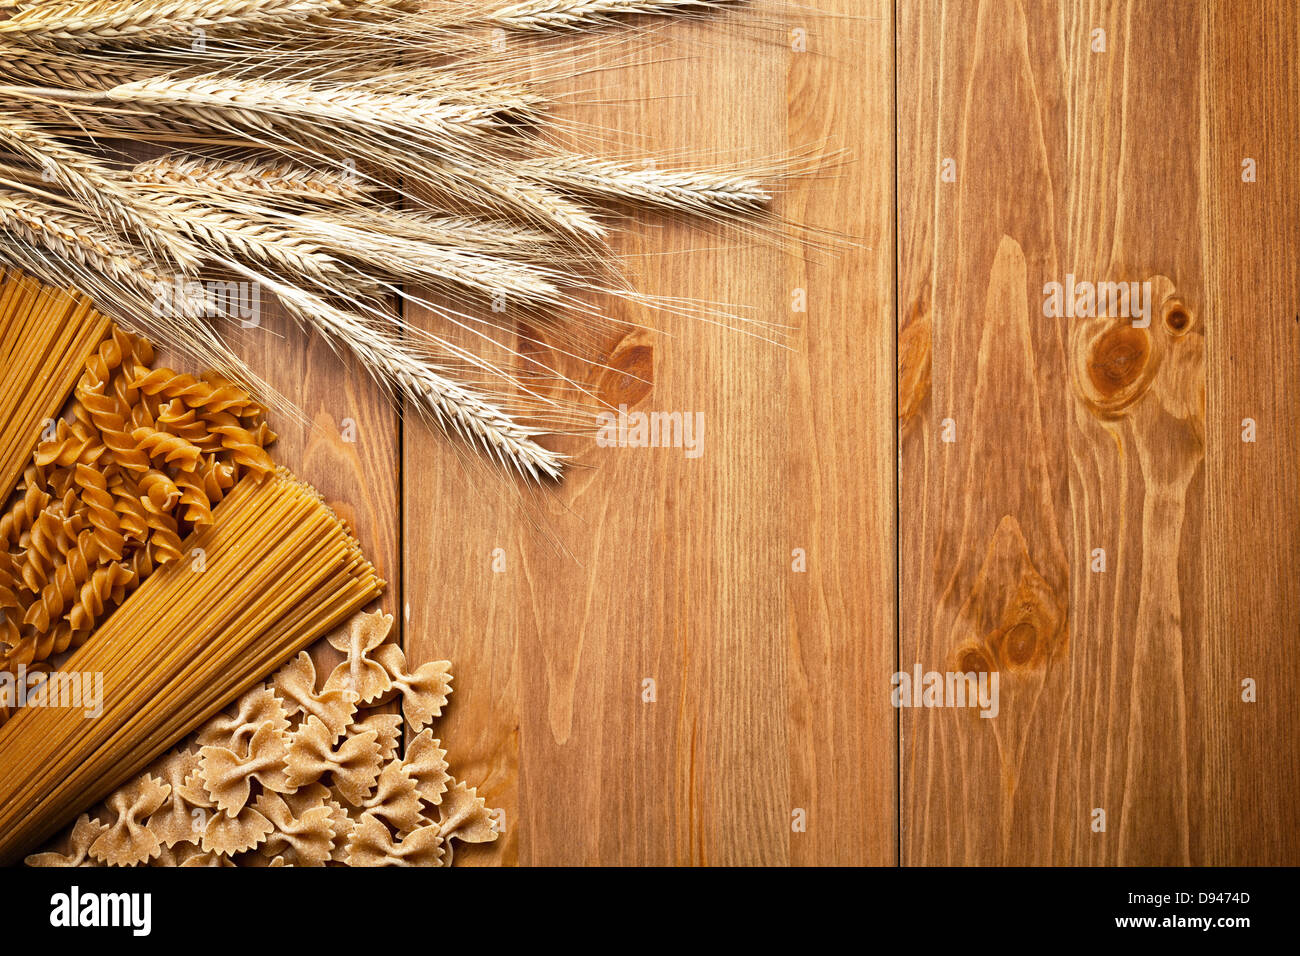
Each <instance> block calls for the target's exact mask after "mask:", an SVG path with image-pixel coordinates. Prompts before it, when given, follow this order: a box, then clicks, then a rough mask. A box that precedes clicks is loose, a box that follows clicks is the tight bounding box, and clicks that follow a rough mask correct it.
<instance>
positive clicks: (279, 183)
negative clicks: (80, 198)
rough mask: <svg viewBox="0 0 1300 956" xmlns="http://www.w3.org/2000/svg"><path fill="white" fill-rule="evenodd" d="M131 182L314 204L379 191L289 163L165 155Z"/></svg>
mask: <svg viewBox="0 0 1300 956" xmlns="http://www.w3.org/2000/svg"><path fill="white" fill-rule="evenodd" d="M131 179H132V180H133V181H135V182H137V183H142V184H146V185H151V186H177V187H183V188H185V189H187V190H191V191H195V192H209V193H212V192H215V193H229V194H231V195H236V196H254V197H267V198H276V199H282V198H285V197H293V198H297V199H310V200H312V201H314V202H321V203H337V202H348V201H353V200H359V199H362V198H364V197H366V196H367V195H368V194H370V193H372V192H373V191H374V189H373V187H372V186H370V185H368V184H366V183H364V182H362V181H361V180H360V179H359V178H358V177H356V176H353V175H349V174H346V173H338V172H333V171H330V170H319V169H311V168H310V167H307V166H302V165H299V164H297V163H292V162H289V161H287V160H281V161H262V162H253V161H245V162H232V161H228V160H214V159H199V158H191V159H186V158H177V157H173V156H160V157H158V158H157V159H153V160H149V161H147V162H143V163H137V164H136V165H135V166H134V167H133V168H132V169H131Z"/></svg>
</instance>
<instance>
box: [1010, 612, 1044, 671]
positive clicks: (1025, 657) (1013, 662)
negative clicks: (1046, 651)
mask: <svg viewBox="0 0 1300 956" xmlns="http://www.w3.org/2000/svg"><path fill="white" fill-rule="evenodd" d="M1038 644H1039V642H1038V631H1036V630H1034V625H1032V624H1030V623H1029V622H1028V621H1021V622H1020V623H1019V624H1017V625H1015V626H1014V627H1012V628H1010V629H1009V630H1008V631H1007V632H1006V634H1004V635H1003V637H1002V656H1003V657H1005V658H1006V659H1007V663H1008V664H1009V665H1010V666H1012V667H1029V666H1031V665H1033V664H1034V663H1035V662H1036V660H1037V658H1038V651H1039V647H1038Z"/></svg>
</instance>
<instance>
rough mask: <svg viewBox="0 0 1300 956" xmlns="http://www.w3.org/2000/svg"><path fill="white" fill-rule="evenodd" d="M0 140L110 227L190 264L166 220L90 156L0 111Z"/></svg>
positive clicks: (191, 259)
mask: <svg viewBox="0 0 1300 956" xmlns="http://www.w3.org/2000/svg"><path fill="white" fill-rule="evenodd" d="M0 145H2V146H5V147H7V148H8V149H10V150H11V151H13V152H14V153H16V154H18V155H19V156H21V157H23V158H24V159H25V160H27V161H28V162H29V163H31V164H33V165H35V166H37V167H39V168H40V169H41V171H42V174H43V175H47V176H48V177H49V178H50V179H51V180H52V181H53V182H55V183H57V184H58V185H59V186H60V187H62V188H63V189H65V190H67V191H68V192H69V193H71V194H72V195H73V196H74V197H76V198H77V199H78V200H79V201H80V202H82V203H83V204H85V206H86V208H88V209H90V210H93V211H94V212H96V213H98V214H99V215H100V216H102V217H103V218H104V220H105V221H106V222H107V223H108V224H109V225H110V226H112V227H113V228H115V229H118V230H121V231H124V232H129V233H134V234H135V235H136V236H137V237H138V238H139V239H140V240H141V241H142V242H143V243H144V244H145V245H146V246H147V247H148V248H149V249H150V250H151V251H152V252H154V253H155V254H157V255H161V256H163V257H165V258H167V259H168V260H170V261H173V262H175V263H177V265H179V266H180V267H182V268H190V267H193V266H194V265H195V260H194V257H193V255H192V253H191V251H190V250H188V249H186V248H184V245H183V244H182V243H181V242H180V241H179V240H178V238H177V237H176V236H175V234H174V233H172V232H170V231H169V229H168V227H167V225H166V224H165V223H160V222H159V221H158V220H157V219H156V218H155V217H151V216H149V215H148V214H146V213H144V212H142V211H141V210H140V209H139V208H138V207H137V206H136V205H135V204H134V202H133V201H132V200H131V198H130V197H129V196H128V195H126V194H125V193H124V191H123V190H122V188H121V187H120V185H119V184H118V183H117V182H115V181H114V179H113V177H112V175H111V174H110V173H108V171H107V170H105V169H102V168H101V167H100V166H99V165H98V164H97V163H96V162H95V161H94V160H92V159H90V158H88V157H87V156H85V155H84V154H82V153H80V152H77V151H76V150H73V149H69V148H68V147H66V146H64V145H63V144H62V143H60V142H58V140H55V139H54V138H52V137H50V136H48V135H46V134H45V133H43V132H42V131H40V130H39V129H37V128H36V127H34V126H31V125H29V124H28V123H25V122H23V121H22V120H19V119H15V118H13V117H10V116H0Z"/></svg>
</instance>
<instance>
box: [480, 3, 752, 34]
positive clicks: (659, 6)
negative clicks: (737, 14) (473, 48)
mask: <svg viewBox="0 0 1300 956" xmlns="http://www.w3.org/2000/svg"><path fill="white" fill-rule="evenodd" d="M734 2H736V0H524V2H522V3H514V4H510V5H509V6H505V7H502V8H500V9H498V10H496V11H494V12H493V13H492V14H491V16H490V17H489V20H490V22H491V23H493V24H495V25H496V26H499V27H502V28H503V29H507V30H520V31H525V32H530V33H550V32H557V31H565V30H579V29H582V28H584V27H591V26H604V25H606V24H610V23H614V22H616V21H617V18H619V17H625V16H631V15H643V16H670V15H671V16H679V17H680V16H682V15H689V14H698V13H704V12H707V11H710V10H714V9H717V8H719V7H722V6H726V5H728V4H731V3H734Z"/></svg>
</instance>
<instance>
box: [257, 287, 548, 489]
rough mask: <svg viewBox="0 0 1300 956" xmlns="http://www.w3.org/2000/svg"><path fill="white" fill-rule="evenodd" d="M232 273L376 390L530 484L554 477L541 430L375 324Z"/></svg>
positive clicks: (286, 289) (299, 291)
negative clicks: (389, 391)
mask: <svg viewBox="0 0 1300 956" xmlns="http://www.w3.org/2000/svg"><path fill="white" fill-rule="evenodd" d="M236 271H240V272H242V274H243V275H245V277H246V278H249V279H251V280H253V281H255V282H261V283H263V284H264V285H265V286H266V288H267V289H268V291H270V292H272V293H273V294H274V295H275V296H276V297H277V298H278V299H279V300H280V302H281V303H282V304H283V305H284V306H285V308H287V309H288V310H289V311H290V312H291V313H293V315H295V316H296V317H297V318H298V319H299V320H300V321H302V322H304V323H306V324H307V325H308V326H310V327H312V328H315V329H316V330H317V331H318V332H320V333H322V334H323V335H325V336H326V338H327V340H329V341H331V342H332V343H335V344H337V345H342V346H344V347H346V348H347V349H348V350H350V351H352V352H353V353H355V354H356V356H357V357H358V358H359V359H360V360H361V363H362V364H363V365H364V366H365V367H366V368H367V370H369V371H370V372H371V374H372V375H373V376H374V377H375V378H376V380H377V381H378V382H379V383H380V384H381V385H385V386H388V387H390V388H392V387H394V386H396V387H397V389H398V391H399V393H400V394H402V395H404V396H406V397H407V398H408V399H409V400H410V401H412V402H413V403H414V405H415V407H416V409H417V410H419V411H421V412H422V413H424V414H426V415H428V416H429V417H431V418H432V420H433V421H434V423H435V424H437V425H438V426H439V427H441V428H442V429H443V431H444V432H447V433H448V434H452V433H454V434H457V435H459V436H460V437H461V438H463V439H464V440H466V441H468V442H469V443H470V444H474V445H478V446H479V447H480V448H482V449H483V450H484V451H486V452H487V453H488V455H489V456H490V457H492V458H494V459H496V460H497V461H498V462H499V463H500V464H501V465H503V466H504V467H506V468H514V469H515V470H516V471H518V472H519V474H520V475H522V476H524V477H527V478H531V479H533V480H534V481H539V480H541V477H542V476H543V475H545V476H547V477H550V478H553V479H558V478H559V477H560V475H561V473H562V471H563V464H562V463H563V460H564V456H563V455H561V454H559V453H558V452H554V451H551V450H550V449H547V448H544V447H542V446H541V445H539V444H538V443H537V437H538V436H539V435H543V434H545V432H544V431H543V430H541V429H535V428H529V427H527V426H525V425H521V424H520V423H519V422H517V421H515V420H514V419H513V418H511V417H510V416H509V415H507V414H506V413H505V412H504V411H502V410H501V409H500V408H499V407H497V406H496V405H494V404H493V403H492V402H490V401H489V400H488V399H487V398H485V397H484V396H482V395H480V394H479V393H478V392H476V391H474V390H473V389H471V388H468V387H466V386H464V385H460V384H458V383H457V382H454V381H452V380H451V379H450V378H448V377H446V376H445V375H442V374H441V373H440V372H439V371H438V370H437V369H435V368H433V367H432V366H431V365H429V363H428V362H427V361H425V360H424V359H423V358H422V357H420V356H419V355H418V354H416V353H414V352H412V351H411V350H410V349H409V348H407V347H406V346H405V345H403V344H402V342H401V341H400V340H399V339H397V338H395V337H394V336H392V335H391V334H390V333H389V332H387V331H386V330H384V329H382V328H379V327H377V326H376V324H375V323H373V322H367V321H366V320H364V319H363V318H361V317H359V316H356V315H352V314H350V313H347V312H344V311H342V310H341V309H337V308H335V307H334V306H332V305H330V304H329V303H328V302H325V301H324V300H322V299H320V298H319V297H318V296H314V295H312V294H311V293H309V292H306V291H304V290H302V289H297V288H293V287H290V286H286V285H284V284H282V283H279V282H276V281H274V280H271V281H268V280H266V279H265V278H264V277H261V276H258V275H257V274H256V273H254V272H252V271H251V270H247V269H240V268H237V270H236Z"/></svg>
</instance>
